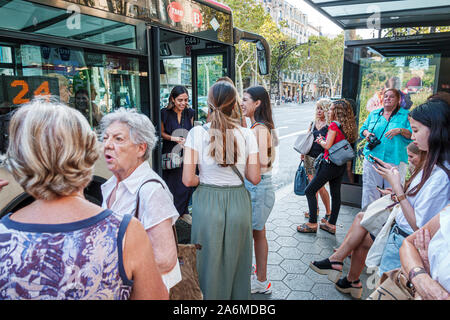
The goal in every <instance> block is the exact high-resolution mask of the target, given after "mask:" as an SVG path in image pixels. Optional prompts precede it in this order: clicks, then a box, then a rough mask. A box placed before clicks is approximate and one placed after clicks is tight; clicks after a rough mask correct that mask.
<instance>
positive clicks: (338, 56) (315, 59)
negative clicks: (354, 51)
mask: <svg viewBox="0 0 450 320" xmlns="http://www.w3.org/2000/svg"><path fill="white" fill-rule="evenodd" d="M310 40H311V42H312V44H311V45H310V47H309V48H305V47H304V48H302V49H301V51H300V53H301V56H300V57H299V62H300V64H301V69H302V71H303V73H306V74H309V75H312V76H310V77H309V79H310V81H311V80H312V79H315V78H320V77H323V78H324V79H326V81H327V83H328V85H329V87H330V89H331V95H332V96H333V95H335V94H336V90H337V88H339V87H340V85H341V80H342V71H343V62H344V33H341V34H339V35H338V36H336V37H335V38H332V39H330V38H328V37H325V36H311V37H310ZM308 50H309V53H308Z"/></svg>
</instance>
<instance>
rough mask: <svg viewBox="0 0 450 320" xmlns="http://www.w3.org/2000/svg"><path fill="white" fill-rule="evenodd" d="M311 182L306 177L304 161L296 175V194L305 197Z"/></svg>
mask: <svg viewBox="0 0 450 320" xmlns="http://www.w3.org/2000/svg"><path fill="white" fill-rule="evenodd" d="M308 183H309V180H308V176H307V175H306V170H305V167H304V166H303V160H302V161H301V162H300V164H299V165H298V169H297V172H296V173H295V180H294V193H295V194H296V195H298V196H304V195H305V189H306V187H307V186H308Z"/></svg>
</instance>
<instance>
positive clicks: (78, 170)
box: [6, 98, 99, 200]
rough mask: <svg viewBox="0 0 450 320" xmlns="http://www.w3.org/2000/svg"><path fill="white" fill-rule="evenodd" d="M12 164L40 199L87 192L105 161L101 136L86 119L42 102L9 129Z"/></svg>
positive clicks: (21, 111)
mask: <svg viewBox="0 0 450 320" xmlns="http://www.w3.org/2000/svg"><path fill="white" fill-rule="evenodd" d="M9 139H10V140H9V146H8V150H7V160H6V164H7V167H8V170H9V171H10V172H11V174H12V175H13V177H14V179H16V181H17V182H18V183H19V184H20V185H21V186H22V188H24V189H25V191H26V192H28V193H29V194H30V195H32V196H33V197H34V198H36V199H43V200H53V199H56V198H59V197H63V196H68V195H71V194H73V193H75V192H78V191H80V190H82V189H84V188H85V187H86V186H87V185H88V184H89V182H90V181H91V178H92V174H93V168H94V163H95V161H96V160H97V159H98V157H99V150H98V148H97V146H98V145H97V137H96V134H95V132H94V131H93V130H91V128H90V126H89V123H88V122H87V120H86V119H85V118H84V117H83V115H82V114H81V113H80V112H79V111H77V110H75V109H73V108H70V107H68V106H66V105H64V104H62V103H60V102H57V101H56V99H51V102H49V101H47V100H46V99H45V98H38V99H35V100H33V101H31V102H30V103H27V104H25V105H23V106H22V107H20V108H19V109H18V110H17V111H16V112H15V114H14V115H13V117H12V118H11V122H10V125H9Z"/></svg>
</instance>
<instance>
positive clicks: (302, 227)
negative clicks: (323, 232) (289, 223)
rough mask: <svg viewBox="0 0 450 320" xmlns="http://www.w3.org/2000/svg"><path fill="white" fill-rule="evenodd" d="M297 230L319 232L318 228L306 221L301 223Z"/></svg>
mask: <svg viewBox="0 0 450 320" xmlns="http://www.w3.org/2000/svg"><path fill="white" fill-rule="evenodd" d="M297 231H298V232H300V233H317V228H311V227H310V226H308V225H307V224H306V223H304V224H302V225H299V226H298V227H297Z"/></svg>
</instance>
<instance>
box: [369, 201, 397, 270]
mask: <svg viewBox="0 0 450 320" xmlns="http://www.w3.org/2000/svg"><path fill="white" fill-rule="evenodd" d="M397 206H400V205H399V204H397ZM400 210H401V209H400ZM397 212H398V211H397V210H395V209H394V210H392V212H391V214H390V215H389V217H388V219H387V221H386V223H385V224H384V226H383V228H381V230H380V232H379V233H378V234H377V236H376V238H375V241H374V242H373V244H372V246H371V247H370V249H369V252H368V253H367V257H366V266H367V268H373V267H378V266H379V265H380V262H381V257H382V256H383V251H384V248H385V247H386V243H387V241H388V238H389V233H390V232H391V227H392V224H393V223H394V220H395V216H396V215H397Z"/></svg>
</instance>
